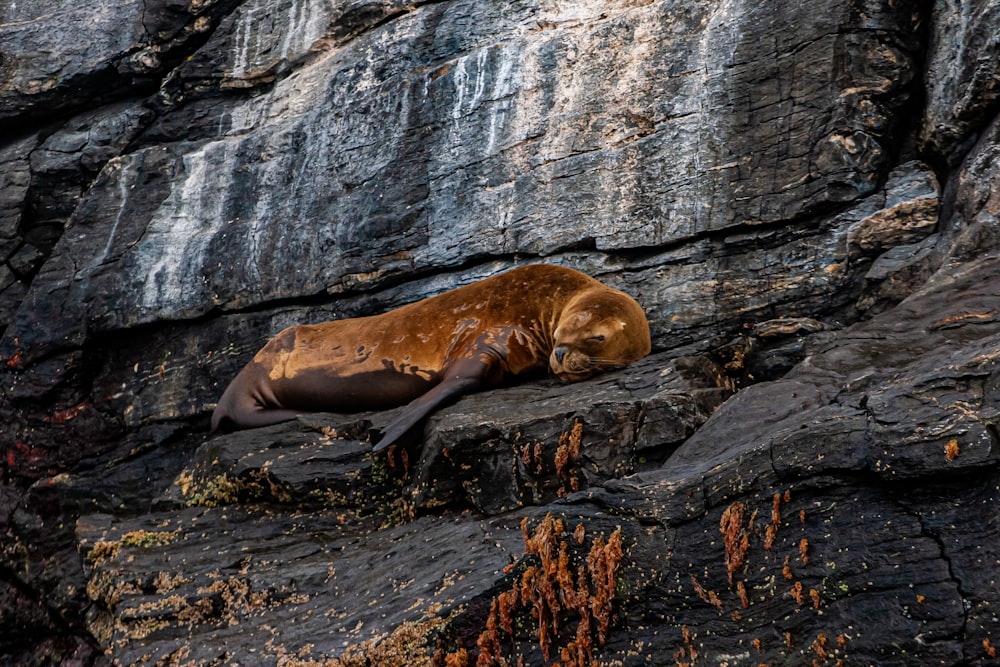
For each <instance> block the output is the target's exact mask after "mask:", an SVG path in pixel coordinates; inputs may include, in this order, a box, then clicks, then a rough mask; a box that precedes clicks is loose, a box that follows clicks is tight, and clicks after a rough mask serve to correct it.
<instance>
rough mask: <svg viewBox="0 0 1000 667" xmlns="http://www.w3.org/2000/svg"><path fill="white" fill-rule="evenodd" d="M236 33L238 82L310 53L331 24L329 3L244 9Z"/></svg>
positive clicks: (259, 4) (318, 0)
mask: <svg viewBox="0 0 1000 667" xmlns="http://www.w3.org/2000/svg"><path fill="white" fill-rule="evenodd" d="M238 11H239V15H238V18H237V19H236V26H235V29H234V31H233V51H232V64H231V65H230V68H229V72H228V75H229V76H230V77H231V78H234V79H241V78H244V77H253V76H257V75H259V74H262V73H264V72H267V71H269V70H271V69H273V68H274V67H276V66H277V65H278V64H280V63H282V62H294V61H296V60H298V59H299V58H301V57H302V56H304V55H306V54H307V53H309V51H310V50H311V49H312V47H313V45H314V44H315V43H316V41H317V40H318V39H319V38H321V37H322V36H323V34H324V32H325V31H326V29H327V25H328V23H329V21H330V6H329V3H328V1H327V0H290V2H286V3H283V4H282V5H281V6H279V7H277V8H275V7H273V6H272V3H270V2H268V1H267V0H254V1H253V2H250V3H248V4H245V5H243V6H242V7H240V9H239V10H238Z"/></svg>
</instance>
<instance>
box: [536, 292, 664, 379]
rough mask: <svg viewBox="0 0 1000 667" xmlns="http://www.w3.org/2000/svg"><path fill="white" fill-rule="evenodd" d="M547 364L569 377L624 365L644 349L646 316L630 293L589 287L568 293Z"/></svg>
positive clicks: (644, 352)
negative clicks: (569, 295)
mask: <svg viewBox="0 0 1000 667" xmlns="http://www.w3.org/2000/svg"><path fill="white" fill-rule="evenodd" d="M554 343H555V344H554V345H553V348H552V354H551V355H550V356H549V367H550V368H551V369H552V372H553V373H554V374H555V375H556V377H558V378H559V379H561V380H567V381H570V382H574V381H576V380H583V379H585V378H588V377H590V376H591V375H593V374H594V373H597V372H599V371H604V370H610V369H613V368H621V367H623V366H627V365H628V364H630V363H632V362H633V361H638V360H639V359H642V358H643V357H644V356H646V355H647V354H649V350H650V341H649V322H647V321H646V314H645V313H644V312H642V307H641V306H640V305H639V304H638V303H637V302H636V300H635V299H633V298H632V297H630V296H629V295H628V294H625V293H624V292H620V291H618V290H616V289H611V288H610V287H604V286H600V287H593V288H590V289H587V290H584V291H583V292H580V293H579V294H578V295H576V296H575V297H573V298H572V299H570V301H569V303H567V304H566V307H565V308H564V309H563V311H562V313H561V314H560V315H559V320H558V322H557V324H556V330H555V334H554Z"/></svg>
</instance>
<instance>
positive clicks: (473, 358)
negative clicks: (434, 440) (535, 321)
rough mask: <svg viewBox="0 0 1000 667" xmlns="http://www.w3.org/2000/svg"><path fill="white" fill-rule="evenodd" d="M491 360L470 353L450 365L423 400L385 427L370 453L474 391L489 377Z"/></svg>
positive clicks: (480, 354) (485, 356) (490, 358)
mask: <svg viewBox="0 0 1000 667" xmlns="http://www.w3.org/2000/svg"><path fill="white" fill-rule="evenodd" d="M492 362H493V357H492V355H491V354H489V353H488V352H487V353H472V352H471V351H470V356H467V357H466V358H464V359H461V360H460V361H458V362H456V363H454V364H452V365H451V366H449V367H448V368H446V369H445V371H444V379H443V380H441V382H440V383H439V384H437V385H436V386H435V387H434V388H433V389H431V390H430V391H428V392H427V393H426V394H424V395H423V396H421V397H419V398H417V399H414V400H413V401H411V402H410V403H409V404H408V405H407V406H406V407H405V408H403V409H402V411H400V413H399V415H398V416H397V417H396V418H395V419H393V420H392V421H391V422H390V423H389V425H388V426H386V427H385V428H384V429H382V438H381V439H380V440H379V442H378V444H377V445H375V447H374V448H373V449H372V451H373V452H379V451H382V450H383V449H385V448H386V447H388V446H389V445H391V444H392V443H394V442H395V441H396V440H398V439H399V437H400V436H402V435H403V434H404V433H406V432H407V431H409V430H410V428H411V427H412V426H413V425H414V424H416V423H417V422H419V421H420V420H422V419H423V418H424V417H426V416H427V415H429V414H430V413H431V412H433V411H434V410H436V409H437V408H439V407H441V406H442V405H445V404H446V403H448V402H450V401H452V400H454V399H456V398H458V397H459V396H462V395H463V394H468V393H470V392H472V391H475V390H476V389H477V388H478V387H479V386H480V385H482V384H483V381H484V380H485V379H486V377H487V374H488V373H489V370H490V366H491V365H492Z"/></svg>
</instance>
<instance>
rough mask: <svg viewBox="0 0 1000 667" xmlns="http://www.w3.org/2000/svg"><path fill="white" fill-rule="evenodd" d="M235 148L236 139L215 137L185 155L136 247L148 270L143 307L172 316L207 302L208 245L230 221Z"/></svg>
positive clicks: (143, 294)
mask: <svg viewBox="0 0 1000 667" xmlns="http://www.w3.org/2000/svg"><path fill="white" fill-rule="evenodd" d="M235 152H236V151H235V144H234V143H233V142H230V141H216V142H212V143H209V144H205V145H204V146H202V147H201V148H199V149H198V150H196V151H194V152H192V153H188V154H187V155H185V156H184V171H185V173H186V176H185V178H184V180H183V182H182V183H181V184H180V187H178V188H176V189H174V191H173V192H172V193H171V194H170V195H169V196H168V197H167V199H166V200H165V201H164V202H163V203H162V204H161V206H160V208H159V210H158V211H157V212H156V214H155V215H154V216H153V219H152V220H150V222H149V224H148V225H147V227H146V233H145V235H144V236H143V238H142V240H141V241H140V243H139V245H138V247H137V249H136V250H137V254H138V255H139V257H141V258H143V260H144V261H141V262H140V263H139V269H140V270H144V271H145V272H146V276H145V284H144V286H143V290H142V292H141V294H140V295H139V305H140V306H141V307H142V308H145V309H148V310H150V311H152V312H153V314H157V313H161V312H162V313H163V314H164V315H165V316H168V317H169V316H170V315H171V314H174V313H176V311H177V310H178V309H183V308H185V307H193V306H196V305H197V304H199V303H201V302H203V301H204V298H203V292H204V287H203V285H202V282H203V278H202V276H203V271H202V267H203V266H206V265H207V264H208V262H207V260H206V258H205V250H206V248H207V246H208V244H209V243H210V242H211V241H212V239H213V238H215V236H216V235H217V234H219V233H221V228H222V227H223V226H224V225H225V224H226V221H225V219H224V217H223V215H222V213H223V208H224V204H225V199H226V197H225V194H226V191H225V184H226V183H227V182H228V181H227V180H226V177H225V175H227V174H231V173H232V172H233V170H234V169H235V168H236V167H237V164H236V159H235ZM147 258H148V259H147ZM142 267H148V268H147V269H143V268H142Z"/></svg>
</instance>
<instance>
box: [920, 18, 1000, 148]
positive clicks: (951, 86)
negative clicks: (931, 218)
mask: <svg viewBox="0 0 1000 667" xmlns="http://www.w3.org/2000/svg"><path fill="white" fill-rule="evenodd" d="M931 19H932V21H933V23H932V25H933V28H932V30H931V32H930V35H931V38H930V44H929V56H930V57H929V61H928V64H927V72H926V74H925V86H926V89H927V95H928V104H927V107H926V109H925V110H924V118H923V127H922V129H921V134H920V138H921V141H922V142H923V143H924V145H925V147H926V148H927V149H928V150H929V151H931V152H933V153H934V154H935V155H936V156H937V157H939V158H941V159H943V160H946V161H947V162H948V163H949V164H950V165H956V164H957V163H958V162H959V161H960V160H961V159H962V156H963V154H964V153H965V152H966V151H967V150H968V149H969V147H970V146H971V144H972V143H973V142H975V140H976V135H977V134H978V131H979V130H980V129H981V128H982V127H983V126H984V125H985V124H986V123H988V122H989V121H990V119H991V118H992V117H993V116H994V115H995V114H996V112H997V103H998V101H1000V38H998V37H997V32H996V25H997V22H998V21H1000V3H998V2H996V1H995V0H975V1H974V2H964V3H956V2H951V1H949V0H935V2H934V3H933V8H932V13H931Z"/></svg>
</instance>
